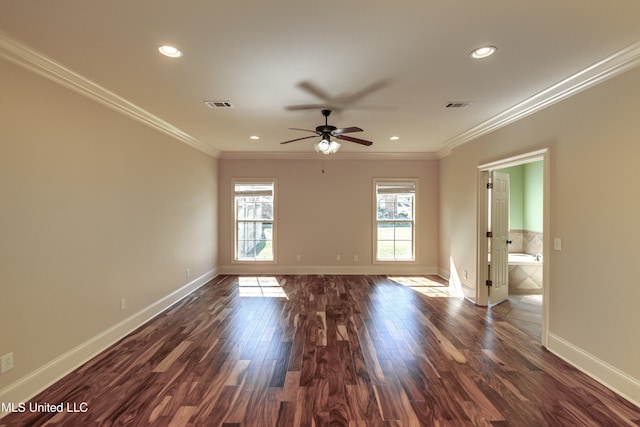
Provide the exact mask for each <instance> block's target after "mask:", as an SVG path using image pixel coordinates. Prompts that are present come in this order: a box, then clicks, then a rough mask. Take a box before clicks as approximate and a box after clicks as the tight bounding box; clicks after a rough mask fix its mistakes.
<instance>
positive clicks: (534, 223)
mask: <svg viewBox="0 0 640 427" xmlns="http://www.w3.org/2000/svg"><path fill="white" fill-rule="evenodd" d="M498 172H502V173H506V174H509V181H510V184H509V185H510V187H509V188H510V191H509V226H510V228H511V229H512V230H528V231H538V232H542V212H543V210H542V202H543V190H544V185H543V184H544V181H543V179H544V175H543V173H544V168H543V163H542V161H538V162H533V163H527V164H524V165H518V166H512V167H510V168H504V169H500V170H499V171H498Z"/></svg>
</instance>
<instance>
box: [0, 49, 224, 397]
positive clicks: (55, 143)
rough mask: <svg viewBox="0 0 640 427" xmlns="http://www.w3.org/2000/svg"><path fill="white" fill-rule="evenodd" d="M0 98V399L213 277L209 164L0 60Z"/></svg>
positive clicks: (213, 165)
mask: <svg viewBox="0 0 640 427" xmlns="http://www.w3.org/2000/svg"><path fill="white" fill-rule="evenodd" d="M0 93H1V94H2V95H1V96H0V325H1V327H0V354H6V353H9V352H13V353H14V361H15V368H14V369H13V370H12V371H9V372H7V373H5V374H2V375H1V376H0V397H2V391H3V388H4V390H5V391H6V389H7V388H8V386H9V385H10V384H15V383H16V382H17V381H18V380H23V379H24V378H25V377H27V376H29V375H32V374H33V373H34V372H35V371H36V370H37V369H39V368H42V367H43V366H45V365H47V364H48V363H50V362H52V361H55V360H57V359H56V358H59V357H61V356H63V355H65V354H67V352H70V351H76V349H77V346H81V345H83V344H84V343H86V342H87V341H88V340H90V339H93V338H94V337H96V336H97V335H99V334H101V333H104V332H105V331H108V330H110V328H113V327H114V326H115V325H118V324H119V323H120V322H123V321H124V320H125V319H127V318H130V316H132V315H134V314H135V313H138V312H139V311H140V310H143V309H144V308H146V307H148V306H150V305H151V304H153V303H155V302H157V301H159V300H161V299H162V298H165V297H166V296H167V295H169V294H171V293H173V292H175V291H176V290H177V289H179V288H181V287H183V286H185V285H186V284H187V283H189V282H190V281H192V280H194V279H195V278H197V277H199V276H202V275H207V274H209V275H210V274H211V272H212V271H213V270H214V269H215V265H216V258H217V253H216V251H217V245H216V243H215V242H216V241H217V229H216V224H217V217H216V215H217V194H216V191H217V182H216V180H217V161H216V160H215V159H213V158H211V157H210V156H207V155H205V154H202V153H200V152H198V151H196V150H194V149H192V148H190V147H188V146H186V145H184V144H182V143H180V142H177V141H175V140H173V139H170V138H169V137H167V136H165V135H163V134H160V133H158V132H156V131H154V130H152V129H150V128H148V127H145V126H143V125H141V124H139V123H137V122H134V121H132V120H130V119H128V118H126V117H124V116H122V115H120V114H118V113H115V112H113V111H111V110H109V109H106V108H104V107H102V106H100V105H99V104H97V103H95V102H93V101H90V100H88V99H86V98H83V97H81V96H80V95H77V94H75V93H73V92H71V91H69V90H67V89H65V88H63V87H61V86H58V85H56V84H53V83H51V82H49V81H48V80H44V79H42V78H40V77H38V76H36V75H34V74H32V73H29V72H26V71H25V70H23V69H21V68H18V67H16V66H14V65H13V64H10V63H8V62H4V61H0ZM186 268H189V269H190V273H191V274H190V277H189V278H187V277H186ZM121 298H126V309H125V310H120V300H121ZM52 375H54V376H55V373H52ZM36 382H37V381H36ZM32 386H33V385H32ZM28 388H29V387H26V388H25V390H26V389H28ZM22 397H25V396H22ZM0 400H2V399H0Z"/></svg>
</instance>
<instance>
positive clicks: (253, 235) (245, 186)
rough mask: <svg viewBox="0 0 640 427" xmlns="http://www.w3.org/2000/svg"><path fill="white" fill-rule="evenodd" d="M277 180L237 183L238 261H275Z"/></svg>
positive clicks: (236, 231)
mask: <svg viewBox="0 0 640 427" xmlns="http://www.w3.org/2000/svg"><path fill="white" fill-rule="evenodd" d="M274 196H275V181H273V180H270V181H251V182H247V181H244V182H240V181H236V182H234V212H235V216H234V218H235V260H236V261H274V260H275V256H274V253H275V251H274V240H273V239H274V234H275V233H274V218H275V215H274V213H275V212H274V206H275V203H274V198H275V197H274Z"/></svg>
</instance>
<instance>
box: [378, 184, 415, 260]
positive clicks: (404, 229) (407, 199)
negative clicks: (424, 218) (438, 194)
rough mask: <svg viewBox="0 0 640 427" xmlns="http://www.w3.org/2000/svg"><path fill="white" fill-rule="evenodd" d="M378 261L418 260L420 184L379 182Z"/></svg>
mask: <svg viewBox="0 0 640 427" xmlns="http://www.w3.org/2000/svg"><path fill="white" fill-rule="evenodd" d="M375 190H376V221H375V231H374V233H375V236H376V237H375V242H376V247H375V252H376V254H375V259H376V261H414V260H415V229H416V224H415V212H416V209H415V200H416V181H415V180H412V181H384V182H383V181H376V182H375Z"/></svg>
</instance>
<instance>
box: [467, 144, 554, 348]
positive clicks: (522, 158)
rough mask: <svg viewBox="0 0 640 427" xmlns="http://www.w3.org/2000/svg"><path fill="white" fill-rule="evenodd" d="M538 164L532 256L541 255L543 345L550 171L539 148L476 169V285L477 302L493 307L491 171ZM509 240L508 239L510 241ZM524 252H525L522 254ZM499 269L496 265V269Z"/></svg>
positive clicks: (543, 336) (546, 154)
mask: <svg viewBox="0 0 640 427" xmlns="http://www.w3.org/2000/svg"><path fill="white" fill-rule="evenodd" d="M535 162H540V163H538V164H541V168H542V181H543V182H542V195H541V196H542V221H541V222H542V224H541V231H542V232H541V240H542V248H541V251H540V253H535V254H532V255H533V256H534V257H535V256H538V255H539V256H540V258H541V259H542V260H543V261H542V273H541V276H542V289H541V291H540V295H541V299H542V301H541V331H540V336H541V342H542V345H543V346H546V343H547V330H548V312H549V309H548V308H549V302H550V301H549V287H550V283H549V271H550V263H549V261H550V260H549V256H548V255H549V253H550V250H549V249H550V248H549V237H548V236H549V235H550V197H549V195H550V192H549V189H550V172H549V171H550V168H549V150H548V149H542V150H537V151H533V152H529V153H524V154H520V155H517V156H512V157H508V158H504V159H500V160H497V161H494V162H491V163H486V164H482V165H480V166H478V227H477V228H478V235H477V255H478V260H477V276H476V277H478V283H477V284H476V303H477V304H478V305H482V306H489V305H492V301H491V290H490V289H491V285H492V283H491V282H490V280H491V277H493V276H495V274H496V273H495V271H494V272H493V273H492V272H491V267H490V262H489V253H490V252H489V251H490V248H491V239H492V238H491V237H490V236H491V234H490V233H489V231H490V230H491V225H490V219H491V200H490V192H489V191H487V188H488V187H490V185H488V184H489V182H490V181H491V175H492V172H493V171H497V170H504V169H507V168H512V167H516V166H521V165H529V164H533V163H535ZM509 240H511V238H509ZM523 252H524V251H523ZM498 267H499V266H498Z"/></svg>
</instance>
